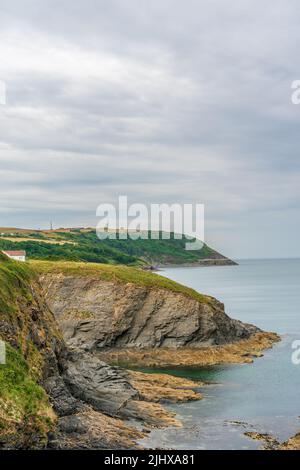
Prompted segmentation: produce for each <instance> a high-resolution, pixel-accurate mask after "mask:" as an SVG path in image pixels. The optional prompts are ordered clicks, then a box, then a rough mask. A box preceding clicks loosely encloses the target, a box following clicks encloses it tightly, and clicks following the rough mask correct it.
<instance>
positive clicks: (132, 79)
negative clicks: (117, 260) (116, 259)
mask: <svg viewBox="0 0 300 470" xmlns="http://www.w3.org/2000/svg"><path fill="white" fill-rule="evenodd" d="M299 12H300V6H299V3H298V2H296V0H293V1H291V2H289V3H288V4H287V3H286V2H284V1H283V0H277V1H270V0H269V1H267V2H265V4H264V8H262V6H261V2H259V1H258V0H251V1H250V0H246V1H243V2H240V3H237V2H233V1H232V0H226V1H221V0H219V1H216V0H215V1H212V0H210V1H208V0H205V1H204V0H202V1H196V0H189V1H187V2H181V1H179V0H175V1H174V0H172V1H171V0H164V2H159V1H157V0H153V1H151V2H148V1H146V0H142V1H141V0H130V1H128V2H123V1H121V0H118V1H117V0H106V1H104V0H98V1H95V0H94V1H92V0H86V1H84V2H83V1H81V0H79V1H77V2H71V1H70V0H62V1H57V0H52V1H50V0H45V1H43V2H37V1H34V0H22V1H21V0H19V1H17V0H10V1H6V0H2V2H1V15H0V26H1V28H0V31H1V32H0V54H1V56H3V57H4V59H5V60H3V64H2V65H3V67H2V71H1V77H0V79H3V80H6V82H7V90H8V104H7V106H6V107H0V173H1V174H2V181H3V183H2V184H1V187H0V197H1V201H2V204H1V208H0V214H1V216H2V225H20V224H24V225H35V226H42V225H43V223H44V224H45V223H48V222H47V221H48V219H49V217H50V215H51V217H52V216H53V213H54V216H53V217H52V218H54V219H55V218H56V219H57V221H59V222H60V223H61V224H65V225H67V224H73V225H83V224H89V225H92V224H95V208H96V206H97V204H98V203H99V202H102V201H103V200H105V201H106V202H111V201H114V200H115V199H116V197H117V196H118V195H119V194H128V196H129V197H130V199H133V200H134V201H139V202H145V203H151V202H178V201H179V202H204V203H205V204H206V218H207V234H208V237H209V240H212V242H214V241H215V242H216V243H217V245H218V246H217V248H220V249H223V251H225V252H226V253H227V254H228V255H231V256H248V255H249V256H250V255H251V256H255V255H257V256H259V255H260V254H261V252H265V248H261V246H260V245H261V244H260V240H261V238H262V237H264V236H267V234H268V235H269V234H270V233H271V228H272V227H274V231H273V237H274V240H275V241H274V242H273V244H270V248H267V250H269V252H268V253H267V254H268V255H269V256H272V255H273V254H274V253H275V254H276V250H275V249H274V247H275V246H276V243H277V244H278V243H279V239H280V237H281V234H280V230H278V226H280V220H282V225H283V224H285V225H284V226H285V227H286V224H288V223H290V224H291V227H295V220H299V196H300V195H299V189H298V186H299V185H298V176H299V157H298V151H299V148H298V140H299V138H298V135H299V125H300V106H299V107H297V106H293V105H292V104H291V101H290V94H291V90H290V85H291V82H292V80H294V79H297V78H299V74H300V70H299V67H298V64H297V60H296V59H297V53H298V44H299V40H300V30H299V27H298V18H299ZM1 143H2V144H1ZM246 217H248V218H249V221H248V223H247V222H246ZM263 217H264V223H262V218H263ZM267 222H268V223H267ZM250 225H251V229H250ZM255 225H256V226H257V231H256V232H255V229H254V228H253V227H255ZM247 226H248V230H247ZM260 227H262V230H263V231H264V232H261V231H260ZM270 227H271V228H270ZM264 233H265V235H264ZM287 233H288V230H286V229H285V230H283V235H282V236H284V237H285V240H286V243H284V250H285V251H284V252H283V253H282V255H283V256H284V255H286V256H288V255H289V253H293V254H294V253H297V254H298V255H300V252H299V246H298V241H297V239H296V236H294V230H293V231H291V233H290V234H289V236H290V238H289V239H288V235H287ZM250 239H251V244H250ZM255 240H256V242H255ZM276 240H277V242H276ZM247 241H248V243H247ZM255 246H256V248H255ZM247 247H248V248H247ZM255 249H257V253H255ZM260 250H261V251H260Z"/></svg>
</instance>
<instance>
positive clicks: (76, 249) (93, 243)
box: [0, 229, 223, 266]
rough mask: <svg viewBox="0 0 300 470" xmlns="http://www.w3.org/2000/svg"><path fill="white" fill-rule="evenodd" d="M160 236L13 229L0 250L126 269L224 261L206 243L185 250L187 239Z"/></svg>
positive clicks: (87, 231)
mask: <svg viewBox="0 0 300 470" xmlns="http://www.w3.org/2000/svg"><path fill="white" fill-rule="evenodd" d="M11 230H14V229H11ZM159 236H160V238H159V239H158V240H151V239H150V238H149V239H146V240H144V239H137V240H132V239H130V238H128V239H126V240H120V239H116V240H112V239H106V240H99V238H98V237H97V235H96V232H95V230H93V229H66V230H65V231H60V230H57V231H45V232H41V231H40V232H39V231H31V232H28V231H24V232H22V231H17V230H16V231H15V232H12V233H5V234H4V235H3V236H2V237H0V250H16V249H22V250H26V252H27V254H28V256H29V258H30V259H40V260H53V261H56V260H66V261H86V262H91V263H104V264H125V265H128V266H130V265H133V266H134V265H135V266H138V265H145V264H152V265H163V264H179V265H180V264H184V263H188V264H190V263H197V262H199V261H201V260H203V259H216V258H223V257H222V255H220V254H219V253H217V252H216V251H214V250H213V249H212V248H210V247H209V246H207V245H205V244H204V245H203V248H202V249H201V250H195V251H187V250H185V244H186V242H187V241H190V240H189V239H188V238H186V237H183V238H182V239H181V240H178V239H174V234H171V238H170V239H169V240H164V239H162V234H161V233H160V234H159ZM31 239H32V240H31ZM49 242H52V243H49ZM54 242H55V243H54ZM64 242H65V243H64ZM59 243H61V244H59Z"/></svg>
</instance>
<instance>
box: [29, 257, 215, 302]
mask: <svg viewBox="0 0 300 470" xmlns="http://www.w3.org/2000/svg"><path fill="white" fill-rule="evenodd" d="M29 264H30V266H32V268H34V270H35V271H36V272H38V273H40V274H49V273H51V274H60V273H63V274H65V275H71V276H87V277H93V278H95V277H96V278H98V279H102V280H105V281H111V280H114V281H119V282H125V283H127V282H128V283H133V284H138V285H141V286H147V287H154V288H161V289H168V290H171V291H173V292H180V293H182V294H184V295H186V296H187V297H191V298H193V299H196V300H198V301H199V302H209V297H207V296H205V295H202V294H199V293H198V292H196V291H195V290H194V289H191V288H189V287H186V286H183V285H181V284H178V283H177V282H175V281H172V280H171V279H168V278H166V277H163V276H159V275H158V274H154V273H151V272H148V271H143V270H142V269H137V268H133V267H127V266H120V265H119V266H112V265H106V264H91V263H74V262H67V261H61V262H53V261H30V263H29Z"/></svg>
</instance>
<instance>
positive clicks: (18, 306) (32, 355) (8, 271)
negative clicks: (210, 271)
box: [0, 254, 275, 449]
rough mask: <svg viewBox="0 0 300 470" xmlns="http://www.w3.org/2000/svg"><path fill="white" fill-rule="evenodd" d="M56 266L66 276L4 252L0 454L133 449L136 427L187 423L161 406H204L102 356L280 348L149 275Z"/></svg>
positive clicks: (208, 301)
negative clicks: (12, 450) (0, 451)
mask: <svg viewBox="0 0 300 470" xmlns="http://www.w3.org/2000/svg"><path fill="white" fill-rule="evenodd" d="M54 265H55V269H59V273H54V272H51V273H49V272H48V273H45V272H44V274H42V275H40V276H39V277H38V276H37V274H36V272H35V271H34V270H33V269H32V268H31V267H29V266H28V265H25V264H22V263H17V262H14V261H11V260H8V259H7V258H6V257H3V255H1V254H0V339H1V340H4V341H5V343H6V346H7V363H6V364H3V365H0V448H22V449H24V448H27V449H28V448H30V449H31V448H44V447H47V448H59V449H78V448H80V449H82V448H83V449H84V448H86V449H103V448H109V449H114V448H129V447H135V446H136V441H137V440H138V439H139V438H141V437H143V432H141V431H140V430H138V429H137V428H136V426H135V425H134V424H133V423H135V422H136V421H137V420H138V421H140V422H141V423H142V425H143V427H144V428H147V427H148V428H149V427H151V426H165V425H173V426H176V425H179V423H178V421H177V420H176V419H175V417H174V415H173V414H172V413H171V412H170V411H167V410H165V409H164V408H163V407H162V405H161V404H160V403H159V401H160V399H163V400H164V401H165V400H169V401H171V402H176V401H184V400H194V399H200V398H201V395H200V394H199V393H198V391H196V390H195V387H196V388H197V384H195V383H194V382H191V381H189V380H185V379H180V378H175V377H170V376H164V375H159V374H155V375H150V374H149V375H148V374H141V373H139V372H129V371H126V370H124V369H120V368H118V367H113V366H111V365H108V364H107V363H106V362H105V361H103V360H102V358H100V355H99V354H95V352H97V351H104V352H105V351H108V350H109V348H110V349H112V350H113V351H123V352H124V351H126V350H127V351H128V350H130V351H138V352H139V353H141V351H142V355H143V354H144V353H143V351H144V349H147V351H155V352H160V351H164V354H166V352H167V354H170V351H172V356H174V357H175V355H176V354H173V352H174V353H176V352H178V354H180V356H184V355H185V354H188V357H189V358H190V356H191V354H190V352H188V353H187V351H190V350H192V351H193V352H194V353H195V355H196V356H197V357H198V356H199V349H197V348H199V347H201V351H202V353H203V354H204V355H205V356H207V355H208V351H207V350H206V349H205V347H206V348H207V349H213V354H212V356H211V359H212V361H213V362H212V363H214V362H216V357H217V356H222V357H223V356H224V350H223V349H222V348H223V347H224V348H227V347H230V345H231V343H232V342H235V351H233V355H234V357H235V358H236V357H238V356H237V351H239V350H242V348H241V346H240V343H239V342H238V340H245V341H244V343H247V341H248V340H249V341H252V338H256V339H255V341H256V342H257V343H258V345H255V347H254V346H253V341H252V343H251V345H250V346H249V345H248V344H246V346H244V350H242V351H243V355H246V354H247V353H248V352H249V351H250V352H251V347H252V348H254V350H257V349H259V348H262V347H269V346H270V345H271V344H272V341H274V340H275V339H274V338H269V339H268V342H267V343H266V342H265V343H264V341H263V340H264V337H262V338H261V337H260V336H259V335H264V333H257V332H258V329H257V328H255V327H254V326H251V325H245V324H242V323H241V322H239V321H236V320H232V319H230V318H229V317H228V316H227V315H226V314H225V313H224V308H223V305H222V304H221V303H219V302H218V301H217V300H215V299H212V298H210V297H206V296H201V295H200V294H197V293H195V292H194V291H191V290H189V289H185V288H183V287H182V286H180V285H175V284H174V283H171V284H170V283H168V281H166V280H161V279H158V278H157V277H151V276H150V277H149V274H143V273H140V272H139V271H131V270H130V269H129V270H128V268H126V269H125V268H123V269H125V271H124V272H122V271H121V269H120V268H119V267H108V268H106V269H105V270H104V268H103V269H102V268H101V267H100V268H99V267H98V269H97V272H98V275H95V270H94V268H90V267H85V266H81V265H80V267H78V266H77V265H75V266H73V265H72V267H70V266H69V265H68V266H67V269H68V271H70V269H73V275H70V274H68V273H64V272H63V271H62V270H61V267H59V266H58V265H56V263H54ZM83 268H85V272H84V270H83ZM93 273H94V274H93ZM99 273H100V274H99ZM100 275H105V276H108V275H109V277H110V278H109V279H107V278H106V279H103V278H101V277H99V276H100ZM117 275H119V276H125V277H126V279H128V278H130V277H131V278H134V279H137V280H139V281H143V283H140V284H139V283H137V282H136V283H135V282H121V280H120V278H117V277H116V276H117ZM161 284H164V285H166V284H167V285H169V288H160V287H158V285H161ZM187 293H189V295H188V294H187ZM55 317H56V318H55ZM218 345H223V346H218ZM211 346H213V347H212V348H211ZM170 348H171V349H170ZM172 348H175V351H174V349H172ZM216 349H217V351H216ZM203 354H202V356H203ZM200 356H201V354H200ZM102 357H103V356H102ZM227 357H228V356H227ZM247 359H248V358H247ZM108 360H109V358H108ZM168 360H169V359H168ZM235 360H236V359H235ZM237 360H238V361H240V357H238V359H237ZM176 361H177V362H176V363H177V364H178V363H179V362H178V355H177V356H176ZM142 362H143V363H146V361H145V358H144V357H142Z"/></svg>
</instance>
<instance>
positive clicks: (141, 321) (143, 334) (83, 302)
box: [39, 263, 278, 366]
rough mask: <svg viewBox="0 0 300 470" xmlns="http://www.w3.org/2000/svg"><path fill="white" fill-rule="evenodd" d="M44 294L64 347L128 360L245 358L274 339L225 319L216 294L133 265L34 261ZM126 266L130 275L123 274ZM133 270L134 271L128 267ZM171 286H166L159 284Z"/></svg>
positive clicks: (210, 361)
mask: <svg viewBox="0 0 300 470" xmlns="http://www.w3.org/2000/svg"><path fill="white" fill-rule="evenodd" d="M39 269H40V271H41V276H40V281H41V283H42V285H43V290H44V296H45V298H46V300H47V303H48V305H49V306H50V308H51V310H52V311H53V313H54V314H55V317H56V319H57V321H58V323H59V325H60V328H61V330H62V332H63V334H64V338H65V341H66V342H67V344H68V345H69V347H71V348H74V349H77V350H82V351H93V352H98V353H101V355H102V358H103V359H105V360H106V361H108V362H113V363H118V362H121V363H122V364H126V363H129V364H131V365H150V366H153V365H180V364H182V365H196V364H197V365H200V364H201V365H205V364H216V363H220V362H249V361H251V356H255V355H259V354H260V352H261V351H262V350H263V349H265V348H267V347H270V346H271V344H272V343H273V342H274V341H276V340H278V336H277V335H276V334H273V333H265V332H262V331H260V330H259V329H258V328H257V327H255V326H253V325H249V324H244V323H242V322H240V321H238V320H233V319H231V318H230V317H229V316H228V315H227V314H226V313H225V311H224V305H223V304H222V303H221V302H219V301H218V300H216V299H214V298H212V297H209V296H205V295H201V294H198V293H197V292H195V291H193V290H192V289H188V288H183V287H182V286H180V285H179V284H176V283H173V282H172V281H170V280H166V279H165V278H163V277H161V276H158V275H155V274H150V273H143V276H145V277H144V279H142V280H140V282H134V280H133V278H132V269H130V268H122V269H123V274H122V275H120V274H119V272H118V268H116V267H115V268H114V269H112V267H110V272H109V274H108V273H107V270H106V268H105V267H103V266H102V267H101V266H99V265H98V266H89V267H86V266H85V265H82V269H80V267H79V269H77V271H76V272H75V271H74V270H73V269H72V270H70V266H69V265H68V264H63V263H61V266H60V268H59V269H58V268H57V267H55V269H53V266H49V263H47V264H43V263H39ZM127 270H128V271H129V272H130V276H129V275H128V276H127V277H126V275H127ZM134 271H136V270H134ZM166 282H167V283H170V284H165V283H166Z"/></svg>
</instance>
